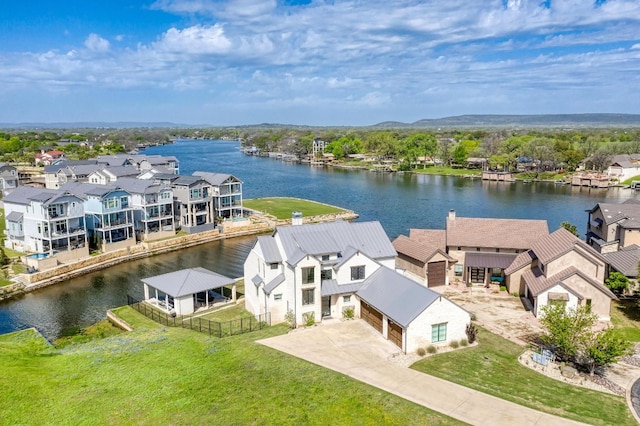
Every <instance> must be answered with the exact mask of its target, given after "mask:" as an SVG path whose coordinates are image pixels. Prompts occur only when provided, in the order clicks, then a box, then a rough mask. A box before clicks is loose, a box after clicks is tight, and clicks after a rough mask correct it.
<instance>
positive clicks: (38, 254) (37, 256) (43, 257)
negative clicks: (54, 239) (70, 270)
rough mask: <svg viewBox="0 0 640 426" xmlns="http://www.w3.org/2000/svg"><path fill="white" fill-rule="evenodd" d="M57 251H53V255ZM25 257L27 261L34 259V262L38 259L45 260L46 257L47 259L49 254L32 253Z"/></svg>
mask: <svg viewBox="0 0 640 426" xmlns="http://www.w3.org/2000/svg"><path fill="white" fill-rule="evenodd" d="M56 253H57V251H56V250H54V251H53V254H56ZM27 257H28V258H29V259H36V260H40V259H46V258H47V257H49V253H33V254H28V255H27Z"/></svg>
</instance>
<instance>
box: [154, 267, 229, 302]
mask: <svg viewBox="0 0 640 426" xmlns="http://www.w3.org/2000/svg"><path fill="white" fill-rule="evenodd" d="M142 282H144V283H146V284H148V285H150V286H151V287H153V288H156V289H158V290H160V291H162V292H163V293H166V294H168V295H170V296H173V297H182V296H186V295H189V294H194V293H201V292H203V291H207V290H211V289H214V288H220V287H224V286H226V285H230V284H233V283H235V280H234V279H232V278H229V277H225V276H224V275H220V274H218V273H217V272H213V271H210V270H208V269H205V268H189V269H182V270H180V271H175V272H169V273H168V274H162V275H157V276H155V277H149V278H143V279H142Z"/></svg>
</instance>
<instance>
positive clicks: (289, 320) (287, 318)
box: [284, 309, 296, 328]
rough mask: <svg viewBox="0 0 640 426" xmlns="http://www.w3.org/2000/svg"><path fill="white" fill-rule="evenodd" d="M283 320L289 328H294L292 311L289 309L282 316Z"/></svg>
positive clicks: (294, 318)
mask: <svg viewBox="0 0 640 426" xmlns="http://www.w3.org/2000/svg"><path fill="white" fill-rule="evenodd" d="M284 320H285V322H286V323H287V324H288V325H289V328H295V327H296V317H295V315H294V313H293V309H289V310H288V311H287V313H286V314H284Z"/></svg>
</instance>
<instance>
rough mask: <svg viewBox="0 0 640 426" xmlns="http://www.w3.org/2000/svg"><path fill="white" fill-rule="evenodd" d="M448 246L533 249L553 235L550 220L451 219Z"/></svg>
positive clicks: (448, 222)
mask: <svg viewBox="0 0 640 426" xmlns="http://www.w3.org/2000/svg"><path fill="white" fill-rule="evenodd" d="M446 228H447V246H449V247H452V246H458V247H463V246H467V247H487V248H504V249H506V248H511V249H520V250H525V249H530V248H531V246H532V245H533V243H534V242H536V241H537V240H538V239H539V238H540V237H543V236H545V235H547V234H549V228H548V227H547V221H546V220H530V219H485V218H470V217H456V218H447V227H446Z"/></svg>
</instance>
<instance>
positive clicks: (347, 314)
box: [342, 306, 356, 319]
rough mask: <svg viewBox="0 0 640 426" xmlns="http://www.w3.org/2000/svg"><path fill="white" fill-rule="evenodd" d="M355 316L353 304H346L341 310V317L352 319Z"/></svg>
mask: <svg viewBox="0 0 640 426" xmlns="http://www.w3.org/2000/svg"><path fill="white" fill-rule="evenodd" d="M355 316H356V310H355V309H353V306H347V307H346V308H344V309H343V310H342V317H343V318H345V319H353V318H354V317H355Z"/></svg>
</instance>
